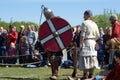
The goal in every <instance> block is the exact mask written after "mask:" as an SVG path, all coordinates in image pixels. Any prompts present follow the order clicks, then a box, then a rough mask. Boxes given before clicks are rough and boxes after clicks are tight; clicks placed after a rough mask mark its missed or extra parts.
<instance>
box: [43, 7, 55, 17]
mask: <svg viewBox="0 0 120 80" xmlns="http://www.w3.org/2000/svg"><path fill="white" fill-rule="evenodd" d="M43 12H44V15H45V17H46V19H50V18H52V17H53V16H54V14H53V12H52V10H51V9H49V8H46V7H44V11H43Z"/></svg>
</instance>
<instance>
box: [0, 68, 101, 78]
mask: <svg viewBox="0 0 120 80" xmlns="http://www.w3.org/2000/svg"><path fill="white" fill-rule="evenodd" d="M72 71H73V70H72V69H64V68H60V69H59V77H58V80H67V76H71V74H72ZM99 71H100V70H96V71H95V75H97V74H98V73H99ZM77 75H82V72H81V71H79V70H78V74H77ZM50 76H51V69H50V67H48V68H44V67H39V68H22V67H8V68H6V67H0V80H49V77H50Z"/></svg>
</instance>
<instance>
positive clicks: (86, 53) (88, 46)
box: [77, 20, 99, 69]
mask: <svg viewBox="0 0 120 80" xmlns="http://www.w3.org/2000/svg"><path fill="white" fill-rule="evenodd" d="M81 29H82V31H81V36H83V37H85V40H84V41H83V47H82V50H80V53H79V56H78V62H77V65H78V68H79V69H90V68H94V67H96V68H97V67H98V61H97V51H96V50H95V44H96V40H97V38H98V36H99V30H98V26H97V25H96V23H95V22H93V21H92V20H85V21H84V22H83V24H82V27H81Z"/></svg>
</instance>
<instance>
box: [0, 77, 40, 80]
mask: <svg viewBox="0 0 120 80" xmlns="http://www.w3.org/2000/svg"><path fill="white" fill-rule="evenodd" d="M1 79H7V80H9V79H10V80H40V79H38V78H15V77H0V80H1Z"/></svg>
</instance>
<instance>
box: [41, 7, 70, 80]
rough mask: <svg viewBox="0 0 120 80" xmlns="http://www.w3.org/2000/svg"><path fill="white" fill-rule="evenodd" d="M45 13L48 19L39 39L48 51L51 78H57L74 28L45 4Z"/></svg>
mask: <svg viewBox="0 0 120 80" xmlns="http://www.w3.org/2000/svg"><path fill="white" fill-rule="evenodd" d="M43 13H44V16H45V18H46V19H47V20H46V21H45V22H44V23H43V24H42V25H41V26H40V29H39V40H40V42H41V44H42V45H43V46H44V48H45V49H46V52H47V53H48V58H49V61H50V64H51V70H52V76H51V77H50V79H51V80H56V79H57V77H58V68H59V65H60V63H61V58H62V56H63V53H62V50H63V49H64V48H66V47H67V46H68V45H69V44H70V42H71V40H72V30H71V28H70V25H69V24H68V22H67V21H65V20H64V19H62V18H60V17H55V16H54V14H53V12H52V10H51V9H49V8H46V7H44V6H43ZM66 36H67V37H66Z"/></svg>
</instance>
